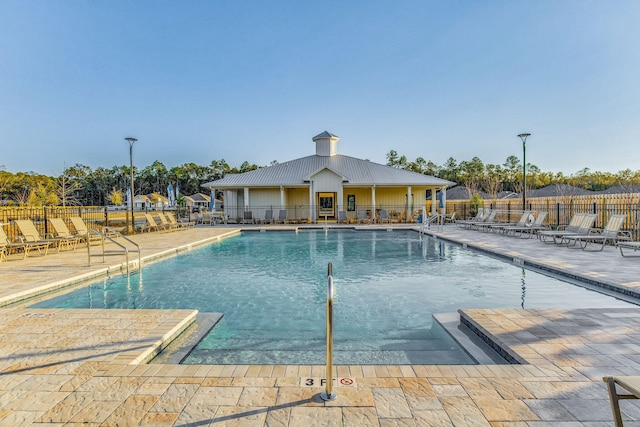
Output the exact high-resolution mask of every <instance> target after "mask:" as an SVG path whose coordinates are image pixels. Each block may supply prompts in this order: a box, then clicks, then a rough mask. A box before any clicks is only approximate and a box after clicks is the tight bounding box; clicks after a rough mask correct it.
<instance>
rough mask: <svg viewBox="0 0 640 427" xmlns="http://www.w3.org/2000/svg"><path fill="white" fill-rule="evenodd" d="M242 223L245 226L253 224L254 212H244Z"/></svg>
mask: <svg viewBox="0 0 640 427" xmlns="http://www.w3.org/2000/svg"><path fill="white" fill-rule="evenodd" d="M242 223H243V224H253V223H254V221H253V211H244V212H243V213H242Z"/></svg>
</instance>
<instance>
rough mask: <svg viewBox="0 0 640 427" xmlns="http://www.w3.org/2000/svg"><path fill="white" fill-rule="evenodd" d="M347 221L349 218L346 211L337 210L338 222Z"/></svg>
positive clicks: (345, 222) (343, 222)
mask: <svg viewBox="0 0 640 427" xmlns="http://www.w3.org/2000/svg"><path fill="white" fill-rule="evenodd" d="M348 222H349V218H347V213H346V212H345V211H338V224H347V223H348Z"/></svg>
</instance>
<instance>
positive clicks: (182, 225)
mask: <svg viewBox="0 0 640 427" xmlns="http://www.w3.org/2000/svg"><path fill="white" fill-rule="evenodd" d="M164 214H165V215H166V217H167V219H168V220H169V222H170V223H171V224H172V226H174V227H179V228H193V227H195V225H196V223H195V221H178V220H177V219H176V217H175V216H174V215H173V212H165V213H164Z"/></svg>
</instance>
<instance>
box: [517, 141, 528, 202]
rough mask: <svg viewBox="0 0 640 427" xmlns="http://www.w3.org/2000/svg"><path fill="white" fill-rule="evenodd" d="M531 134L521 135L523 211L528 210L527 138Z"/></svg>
mask: <svg viewBox="0 0 640 427" xmlns="http://www.w3.org/2000/svg"><path fill="white" fill-rule="evenodd" d="M529 135H531V134H530V133H521V134H520V135H518V137H519V138H520V139H521V140H522V211H523V212H524V211H525V210H526V209H527V137H528V136H529Z"/></svg>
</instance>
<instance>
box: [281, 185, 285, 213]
mask: <svg viewBox="0 0 640 427" xmlns="http://www.w3.org/2000/svg"><path fill="white" fill-rule="evenodd" d="M280 209H286V208H285V206H284V186H282V185H281V186H280Z"/></svg>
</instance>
